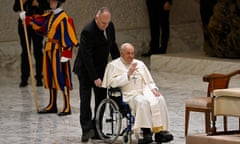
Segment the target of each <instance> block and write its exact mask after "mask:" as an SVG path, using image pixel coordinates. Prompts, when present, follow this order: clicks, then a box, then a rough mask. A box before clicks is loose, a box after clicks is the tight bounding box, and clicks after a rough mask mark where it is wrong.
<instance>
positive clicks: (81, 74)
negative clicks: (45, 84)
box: [73, 7, 120, 142]
mask: <svg viewBox="0 0 240 144" xmlns="http://www.w3.org/2000/svg"><path fill="white" fill-rule="evenodd" d="M109 54H111V56H112V59H115V58H117V57H119V56H120V53H119V50H118V47H117V44H116V42H115V29H114V25H113V23H112V22H111V13H110V11H109V9H108V8H106V7H103V8H101V9H99V10H98V12H97V14H96V16H95V19H94V20H93V21H92V22H90V23H89V24H88V25H87V26H86V27H85V28H84V29H83V30H82V32H81V35H80V45H79V50H78V54H77V57H76V59H75V63H74V68H73V72H75V73H76V74H77V76H78V79H79V84H80V89H79V90H80V124H81V127H82V132H83V135H82V142H87V141H88V139H89V138H91V137H93V136H94V133H95V136H94V137H95V138H96V139H98V138H99V136H98V135H97V132H96V128H95V118H93V119H92V112H91V105H90V103H91V90H92V88H93V90H94V94H95V113H96V110H97V107H98V105H99V103H100V102H101V101H102V100H103V99H104V98H106V89H104V88H101V85H102V79H103V75H104V72H105V68H106V65H107V63H108V56H109Z"/></svg>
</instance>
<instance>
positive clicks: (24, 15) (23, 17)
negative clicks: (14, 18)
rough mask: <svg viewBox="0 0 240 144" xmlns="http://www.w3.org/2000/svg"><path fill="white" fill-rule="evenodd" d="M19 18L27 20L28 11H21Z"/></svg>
mask: <svg viewBox="0 0 240 144" xmlns="http://www.w3.org/2000/svg"><path fill="white" fill-rule="evenodd" d="M19 17H20V19H21V20H25V19H26V11H21V12H20V13H19Z"/></svg>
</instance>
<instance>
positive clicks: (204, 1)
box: [200, 0, 217, 55]
mask: <svg viewBox="0 0 240 144" xmlns="http://www.w3.org/2000/svg"><path fill="white" fill-rule="evenodd" d="M216 4H217V0H200V16H201V21H202V30H203V40H204V51H205V52H207V53H208V55H212V53H213V52H212V51H211V49H209V48H208V47H213V44H212V43H211V42H210V39H211V36H210V32H209V30H208V24H209V21H210V18H211V17H212V15H213V9H214V6H215V5H216Z"/></svg>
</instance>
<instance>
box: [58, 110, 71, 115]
mask: <svg viewBox="0 0 240 144" xmlns="http://www.w3.org/2000/svg"><path fill="white" fill-rule="evenodd" d="M70 114H72V112H71V110H70V111H68V112H65V111H62V112H60V113H58V116H65V115H70Z"/></svg>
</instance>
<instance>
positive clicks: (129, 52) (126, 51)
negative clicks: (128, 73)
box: [120, 43, 134, 64]
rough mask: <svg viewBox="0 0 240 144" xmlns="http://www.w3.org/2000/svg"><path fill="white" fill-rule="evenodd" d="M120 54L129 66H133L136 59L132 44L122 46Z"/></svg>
mask: <svg viewBox="0 0 240 144" xmlns="http://www.w3.org/2000/svg"><path fill="white" fill-rule="evenodd" d="M120 54H121V57H122V58H123V60H124V61H125V62H126V63H127V64H131V63H132V61H133V59H134V46H133V45H132V44H130V43H124V44H122V45H121V48H120Z"/></svg>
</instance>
